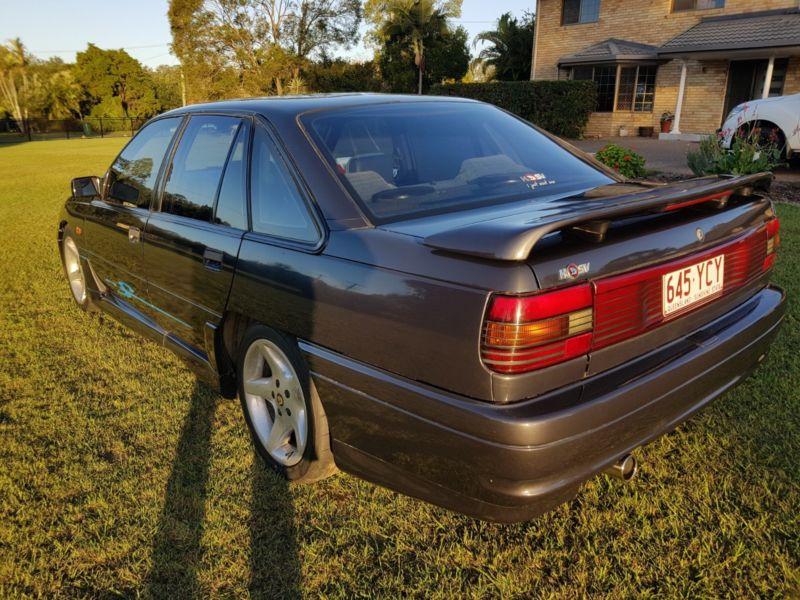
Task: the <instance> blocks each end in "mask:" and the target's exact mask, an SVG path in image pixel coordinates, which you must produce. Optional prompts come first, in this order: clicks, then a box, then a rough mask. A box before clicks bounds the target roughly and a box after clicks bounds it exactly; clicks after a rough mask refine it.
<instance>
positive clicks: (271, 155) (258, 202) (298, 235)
mask: <svg viewBox="0 0 800 600" xmlns="http://www.w3.org/2000/svg"><path fill="white" fill-rule="evenodd" d="M249 199H250V230H249V231H248V232H247V233H246V234H245V236H244V239H243V240H242V246H241V248H240V250H239V259H238V261H237V264H236V277H235V278H234V281H233V288H232V290H231V295H230V300H229V302H228V309H229V310H231V311H236V312H239V313H241V314H245V315H248V316H250V317H253V318H255V319H256V320H258V321H260V322H261V323H264V324H266V325H269V326H271V327H275V328H276V329H279V330H281V331H286V332H289V333H292V334H293V335H297V336H298V337H301V338H306V339H308V338H311V337H313V335H312V334H313V332H312V330H313V328H314V325H315V322H316V319H315V300H314V297H315V292H314V290H315V288H320V287H322V288H326V285H325V282H326V281H327V279H328V275H329V274H327V273H326V272H325V270H324V269H325V267H324V266H323V265H325V264H328V265H329V266H331V263H325V262H324V261H321V260H320V257H319V256H318V252H319V250H320V248H321V247H322V245H323V244H324V239H325V238H324V228H323V224H322V220H321V219H320V218H319V215H318V214H317V213H316V211H315V209H314V205H313V202H312V200H311V198H310V195H309V194H308V190H307V189H306V187H305V185H304V184H303V182H302V178H301V177H299V174H298V173H297V172H296V170H295V169H294V166H293V165H292V162H291V161H290V160H289V159H288V156H287V155H286V154H285V153H284V151H283V150H282V147H281V146H280V145H279V144H278V143H276V140H275V138H274V137H273V136H272V134H271V132H270V130H269V129H268V128H267V127H266V126H265V125H264V124H263V123H262V122H261V121H260V120H257V121H256V124H255V126H254V131H253V137H252V149H251V151H250V186H249ZM332 262H335V261H332ZM326 289H329V288H326ZM348 298H349V296H348Z"/></svg>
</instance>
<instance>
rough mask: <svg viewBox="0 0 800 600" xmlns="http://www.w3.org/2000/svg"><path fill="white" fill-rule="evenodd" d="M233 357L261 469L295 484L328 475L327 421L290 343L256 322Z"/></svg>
mask: <svg viewBox="0 0 800 600" xmlns="http://www.w3.org/2000/svg"><path fill="white" fill-rule="evenodd" d="M236 356H237V359H236V375H237V377H236V378H237V381H238V387H239V399H240V401H241V404H242V412H243V413H244V418H245V421H246V422H247V428H248V429H249V430H250V437H251V438H252V441H253V445H254V446H255V449H256V451H257V453H258V454H259V456H260V457H261V458H262V459H263V461H264V462H265V463H266V465H267V466H268V467H270V468H271V469H272V470H274V471H275V472H277V473H279V474H280V475H282V476H283V477H285V478H286V479H288V480H289V481H291V482H295V483H312V482H314V481H319V480H321V479H324V478H326V477H329V476H330V475H333V474H334V473H335V472H336V470H337V469H336V464H335V463H334V460H333V454H332V453H331V449H330V434H329V431H328V420H327V418H326V416H325V411H324V410H323V408H322V402H321V401H320V399H319V395H318V394H317V390H316V387H315V386H314V382H313V381H312V380H311V376H310V374H309V371H308V368H307V367H306V365H305V361H304V360H303V357H302V356H301V355H300V350H299V348H298V346H297V343H296V341H295V340H293V339H291V338H288V337H287V336H284V335H282V334H280V333H278V332H277V331H275V330H273V329H270V328H268V327H265V326H263V325H260V324H256V325H252V326H251V327H250V328H249V329H248V330H247V331H246V332H245V334H244V337H243V338H242V340H241V342H240V344H239V350H238V352H237V353H236Z"/></svg>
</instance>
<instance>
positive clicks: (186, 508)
mask: <svg viewBox="0 0 800 600" xmlns="http://www.w3.org/2000/svg"><path fill="white" fill-rule="evenodd" d="M219 401H220V397H219V396H218V395H217V394H216V393H215V392H213V391H211V390H210V389H209V388H207V387H205V386H204V385H202V384H200V383H197V384H196V386H195V389H194V392H193V393H192V397H191V405H190V408H189V412H188V414H187V415H186V419H185V421H184V424H183V429H182V430H181V434H180V439H179V441H178V446H177V450H176V452H175V458H174V460H173V463H172V471H171V473H170V477H169V481H168V483H167V488H166V493H165V499H164V508H163V510H162V512H161V516H160V518H159V524H158V528H157V530H156V533H155V539H154V542H153V550H152V555H151V556H152V566H151V570H150V572H149V574H148V576H147V578H146V581H145V585H144V588H145V593H144V594H143V595H144V597H149V598H187V597H197V596H202V595H204V591H203V589H202V585H201V584H200V582H198V576H197V575H198V571H199V570H200V569H201V568H203V566H204V565H203V546H202V538H203V527H204V523H205V518H206V502H207V497H208V485H209V466H210V460H211V438H212V433H213V423H214V414H215V411H216V405H217V402H219ZM251 479H252V501H251V507H250V509H251V510H250V520H249V529H250V581H249V592H250V596H251V597H253V598H296V597H299V596H300V591H299V590H300V565H299V559H298V552H297V543H296V532H295V526H294V505H293V502H292V498H291V495H290V493H289V489H288V484H287V483H286V481H284V480H283V479H282V478H280V477H278V476H277V475H275V474H273V473H271V472H269V471H267V469H266V468H265V466H264V463H263V462H262V461H261V460H260V459H259V458H258V457H254V458H253V467H252V475H251Z"/></svg>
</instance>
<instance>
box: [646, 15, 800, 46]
mask: <svg viewBox="0 0 800 600" xmlns="http://www.w3.org/2000/svg"><path fill="white" fill-rule="evenodd" d="M796 46H800V9H797V8H790V9H781V10H770V11H760V12H751V13H740V14H736V15H724V16H718V17H707V18H705V19H703V20H702V21H700V22H699V23H697V24H696V25H694V26H693V27H691V28H689V29H687V30H686V31H684V32H683V33H681V34H680V35H677V36H675V37H674V38H672V39H671V40H669V41H668V42H666V43H665V44H664V45H662V46H661V47H660V48H659V49H658V55H659V56H661V57H664V58H671V57H675V56H679V55H685V54H692V53H704V52H719V51H726V50H731V51H743V50H758V49H766V48H788V47H796Z"/></svg>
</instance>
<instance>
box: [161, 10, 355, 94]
mask: <svg viewBox="0 0 800 600" xmlns="http://www.w3.org/2000/svg"><path fill="white" fill-rule="evenodd" d="M169 19H170V27H171V30H172V36H173V44H172V48H173V51H174V52H175V54H176V55H177V56H178V58H179V59H180V60H181V67H182V69H183V73H184V75H185V78H186V80H187V86H188V87H190V88H191V89H192V91H191V95H193V96H197V95H200V96H205V97H213V94H214V93H216V90H215V85H214V81H218V80H219V75H220V74H225V75H226V76H230V75H233V77H234V79H235V83H234V85H233V86H228V88H227V89H226V90H224V91H223V92H222V93H226V94H227V95H230V94H231V93H234V94H236V93H237V90H238V95H248V94H265V93H266V94H269V93H277V94H282V93H283V92H284V87H285V85H286V83H287V82H292V88H293V89H302V85H300V84H301V82H302V77H301V74H300V71H301V69H302V67H303V66H304V65H305V64H306V62H307V61H308V59H309V58H310V57H312V56H316V55H323V54H324V53H325V52H326V51H327V50H328V49H329V48H330V47H331V46H334V45H342V46H348V45H350V44H352V43H353V42H355V41H356V39H357V34H358V27H359V24H360V22H361V3H360V0H170V9H169ZM197 88H202V89H201V90H200V92H199V93H198V92H197V91H196V89H197Z"/></svg>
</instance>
